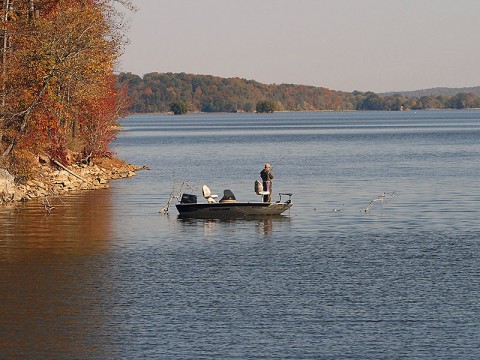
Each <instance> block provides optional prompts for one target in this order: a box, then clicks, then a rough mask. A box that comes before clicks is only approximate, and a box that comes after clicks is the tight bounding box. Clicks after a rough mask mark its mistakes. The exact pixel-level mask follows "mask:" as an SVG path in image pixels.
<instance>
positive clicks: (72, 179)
mask: <svg viewBox="0 0 480 360" xmlns="http://www.w3.org/2000/svg"><path fill="white" fill-rule="evenodd" d="M37 161H38V167H37V170H36V174H35V176H32V177H31V178H30V179H29V180H27V181H23V182H18V181H16V179H15V177H14V176H13V175H11V174H10V173H9V172H8V171H7V170H5V169H0V205H7V206H8V205H13V206H16V205H17V204H18V203H22V202H27V201H29V200H32V199H37V198H38V199H40V200H41V201H42V203H44V205H45V208H46V209H47V210H48V207H47V204H48V203H49V200H48V199H49V198H51V197H58V196H61V195H64V194H66V193H69V192H75V191H83V190H96V189H106V188H109V187H110V185H109V181H110V180H116V179H124V178H129V177H133V176H136V175H137V174H136V172H137V171H139V170H149V168H148V167H146V166H143V167H139V166H135V165H132V164H127V163H125V162H124V161H123V160H120V159H117V158H103V159H99V160H98V162H97V163H95V164H94V165H86V164H71V165H69V166H68V167H67V166H64V165H62V164H60V163H58V162H55V161H52V160H50V159H48V158H46V157H44V156H39V157H38V158H37Z"/></svg>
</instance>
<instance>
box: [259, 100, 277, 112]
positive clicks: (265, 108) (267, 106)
mask: <svg viewBox="0 0 480 360" xmlns="http://www.w3.org/2000/svg"><path fill="white" fill-rule="evenodd" d="M275 109H276V106H275V103H274V102H273V101H268V100H266V101H260V102H258V103H257V106H256V110H257V113H273V112H274V111H275Z"/></svg>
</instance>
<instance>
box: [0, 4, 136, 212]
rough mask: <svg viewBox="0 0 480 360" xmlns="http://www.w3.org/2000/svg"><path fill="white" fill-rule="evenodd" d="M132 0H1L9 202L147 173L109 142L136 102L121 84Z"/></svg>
mask: <svg viewBox="0 0 480 360" xmlns="http://www.w3.org/2000/svg"><path fill="white" fill-rule="evenodd" d="M119 6H122V7H123V8H125V9H128V10H131V11H135V7H134V5H133V1H131V0H116V1H84V0H69V1H60V0H36V1H31V0H17V1H2V2H0V19H1V20H0V204H5V203H16V202H18V201H26V200H29V199H31V198H35V197H42V198H48V196H50V195H52V196H56V195H60V194H63V193H65V192H67V191H75V190H84V189H97V188H104V187H107V186H108V180H110V179H115V178H122V177H129V176H133V175H134V171H135V170H138V167H135V166H133V165H129V164H125V163H123V162H122V161H120V160H117V159H115V158H114V157H113V152H112V151H111V149H110V143H111V141H112V140H114V139H115V136H116V133H117V131H118V122H117V120H118V119H119V118H121V117H124V116H126V115H128V111H127V107H128V100H127V97H126V94H125V93H124V92H123V90H122V89H120V88H117V86H116V81H115V74H114V69H115V64H116V62H117V61H118V59H119V58H120V56H121V54H122V53H123V51H124V49H125V45H126V43H127V39H126V33H127V28H126V25H125V24H126V22H125V18H126V14H125V13H124V12H122V11H121V10H120V8H119Z"/></svg>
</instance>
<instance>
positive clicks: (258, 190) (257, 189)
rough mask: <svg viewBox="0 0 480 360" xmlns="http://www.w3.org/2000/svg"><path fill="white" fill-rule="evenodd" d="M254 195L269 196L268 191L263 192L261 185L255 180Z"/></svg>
mask: <svg viewBox="0 0 480 360" xmlns="http://www.w3.org/2000/svg"><path fill="white" fill-rule="evenodd" d="M255 194H257V195H261V196H264V195H268V194H270V191H263V185H262V183H261V182H260V181H258V180H255Z"/></svg>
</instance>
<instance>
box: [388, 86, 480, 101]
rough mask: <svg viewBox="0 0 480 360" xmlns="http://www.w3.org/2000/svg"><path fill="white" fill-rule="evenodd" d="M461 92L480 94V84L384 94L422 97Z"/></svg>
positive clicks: (451, 94)
mask: <svg viewBox="0 0 480 360" xmlns="http://www.w3.org/2000/svg"><path fill="white" fill-rule="evenodd" d="M460 93H471V94H475V95H480V86H475V87H465V88H447V87H437V88H431V89H422V90H414V91H396V92H388V93H384V94H382V95H387V96H388V95H395V94H399V95H401V96H407V97H416V98H420V97H422V96H432V95H433V96H455V95H457V94H460Z"/></svg>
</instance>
